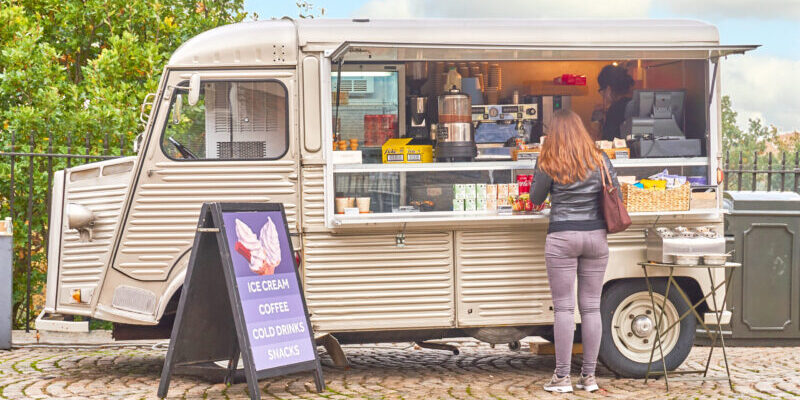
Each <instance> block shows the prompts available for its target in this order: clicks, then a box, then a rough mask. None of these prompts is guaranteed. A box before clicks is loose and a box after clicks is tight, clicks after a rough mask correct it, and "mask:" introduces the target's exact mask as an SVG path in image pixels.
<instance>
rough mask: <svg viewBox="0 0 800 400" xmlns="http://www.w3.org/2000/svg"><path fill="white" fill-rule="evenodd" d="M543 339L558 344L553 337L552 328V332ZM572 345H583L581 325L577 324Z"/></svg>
mask: <svg viewBox="0 0 800 400" xmlns="http://www.w3.org/2000/svg"><path fill="white" fill-rule="evenodd" d="M541 337H542V339H544V340H547V341H548V342H550V343H555V342H556V338H555V336H553V327H552V326H551V327H550V332H548V333H545V334H543V335H542V336H541ZM572 343H583V339H582V337H581V324H575V333H574V334H573V335H572Z"/></svg>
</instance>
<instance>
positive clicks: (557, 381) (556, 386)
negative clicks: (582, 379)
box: [544, 374, 572, 393]
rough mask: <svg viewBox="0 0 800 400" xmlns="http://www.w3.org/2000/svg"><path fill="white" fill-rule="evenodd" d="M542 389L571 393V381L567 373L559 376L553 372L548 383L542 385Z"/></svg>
mask: <svg viewBox="0 0 800 400" xmlns="http://www.w3.org/2000/svg"><path fill="white" fill-rule="evenodd" d="M544 390H546V391H548V392H556V393H572V382H571V381H570V379H569V375H567V376H565V377H563V378H559V377H558V375H556V374H553V377H552V378H551V379H550V382H549V383H546V384H545V385H544Z"/></svg>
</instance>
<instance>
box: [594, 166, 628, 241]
mask: <svg viewBox="0 0 800 400" xmlns="http://www.w3.org/2000/svg"><path fill="white" fill-rule="evenodd" d="M602 168H603V170H602V171H601V172H600V180H601V181H603V193H601V195H600V207H602V209H603V217H605V219H606V229H607V230H608V233H617V232H622V231H624V230H625V229H628V227H629V226H631V217H630V215H628V210H626V209H625V204H623V203H622V199H620V197H619V195H618V194H617V188H615V187H614V182H613V181H612V180H611V174H609V173H608V168H607V167H606V163H605V161H603V163H602ZM606 182H608V183H606Z"/></svg>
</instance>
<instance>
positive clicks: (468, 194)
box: [464, 183, 477, 199]
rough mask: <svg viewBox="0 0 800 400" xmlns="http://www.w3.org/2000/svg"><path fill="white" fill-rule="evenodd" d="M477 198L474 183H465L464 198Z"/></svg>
mask: <svg viewBox="0 0 800 400" xmlns="http://www.w3.org/2000/svg"><path fill="white" fill-rule="evenodd" d="M475 197H477V196H476V195H475V184H474V183H466V184H464V198H465V199H474V198H475Z"/></svg>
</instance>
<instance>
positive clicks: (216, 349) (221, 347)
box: [158, 203, 325, 399]
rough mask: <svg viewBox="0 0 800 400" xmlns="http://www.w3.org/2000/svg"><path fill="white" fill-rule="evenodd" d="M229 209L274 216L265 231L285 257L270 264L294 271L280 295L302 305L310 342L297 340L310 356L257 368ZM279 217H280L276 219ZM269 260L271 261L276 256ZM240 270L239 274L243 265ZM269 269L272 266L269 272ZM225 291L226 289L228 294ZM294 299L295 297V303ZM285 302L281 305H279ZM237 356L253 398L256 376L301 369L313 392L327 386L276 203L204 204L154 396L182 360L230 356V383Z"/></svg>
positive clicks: (282, 216) (163, 392) (257, 395)
mask: <svg viewBox="0 0 800 400" xmlns="http://www.w3.org/2000/svg"><path fill="white" fill-rule="evenodd" d="M228 213H254V214H257V213H265V214H266V213H269V214H271V215H272V216H273V217H276V218H275V219H271V218H270V221H271V222H270V224H271V225H273V226H270V227H269V228H271V229H269V233H271V236H275V237H276V238H278V239H280V242H279V243H280V246H279V247H280V249H281V251H282V254H283V256H282V257H280V258H282V260H280V259H279V260H278V264H279V265H278V266H277V267H273V268H274V269H275V270H277V268H282V267H283V268H284V269H285V268H287V267H289V266H290V267H291V268H292V269H293V271H294V278H295V280H294V283H296V285H295V287H294V288H289V289H290V290H289V292H291V293H288V294H287V295H285V296H284V297H287V298H288V297H295V298H294V299H292V300H293V304H294V305H297V304H302V310H301V311H302V313H303V320H302V321H300V322H301V323H305V328H306V329H305V330H306V331H307V332H308V337H307V340H308V342H306V343H302V342H305V339H306V338H305V335H302V332H300V333H301V334H300V338H296V341H299V342H300V344H301V346H306V347H305V348H306V349H307V346H309V345H310V346H311V352H312V353H313V359H307V360H304V361H300V362H294V363H288V364H285V365H280V366H277V367H269V368H261V369H257V368H256V361H255V357H254V352H253V346H252V342H251V340H250V339H251V338H250V335H249V333H248V328H247V321H248V319H247V318H246V317H245V314H246V313H245V309H244V307H243V304H242V303H243V302H242V298H241V295H240V292H239V288H238V283H237V269H236V268H235V266H234V264H235V263H234V261H233V258H232V257H240V256H239V254H241V252H239V254H233V253H232V252H237V250H236V249H235V248H234V247H235V246H232V245H231V243H234V244H236V243H237V242H238V241H239V238H235V239H236V240H234V241H232V242H231V241H229V237H228V236H229V235H228V233H227V231H228V230H230V227H226V225H225V218H224V215H225V214H228ZM278 215H279V216H280V219H279V220H278V218H277V216H278ZM265 218H266V217H265ZM226 228H228V229H226ZM251 229H252V227H251ZM234 232H236V231H234ZM248 233H252V232H248ZM235 234H238V233H235ZM262 234H263V232H262ZM276 234H277V236H276ZM256 235H257V234H256ZM286 250H288V251H286ZM245 253H246V252H245ZM287 255H288V258H290V259H291V261H290V264H287V260H286V258H287V257H286V256H287ZM240 261H241V260H240ZM272 261H273V263H274V261H275V260H272ZM281 261H283V262H281ZM239 264H241V262H240V263H239ZM250 268H253V267H250ZM239 270H240V275H241V270H242V267H241V266H240V267H239ZM272 272H273V271H272V269H271V270H270V273H272ZM254 273H256V274H261V273H258V272H254ZM284 274H285V272H284ZM240 278H241V276H240ZM223 292H227V295H226V293H223ZM296 297H299V301H297V300H298V299H297V298H296ZM285 304H286V303H283V305H285ZM277 307H280V305H279V306H277ZM287 307H288V306H287ZM262 315H263V313H262ZM264 320H269V317H268V316H267V317H265V318H264ZM296 336H297V335H295V337H296ZM240 354H241V357H242V361H243V364H244V375H245V378H246V380H247V384H248V389H249V394H250V398H251V399H260V398H261V395H260V392H261V391H260V389H259V387H258V380H259V379H265V378H270V377H275V376H279V375H286V374H292V373H296V372H302V371H313V373H314V381H315V383H316V388H317V391H318V392H321V391H323V390H324V389H325V381H324V379H323V376H322V367H321V365H320V361H319V355H318V354H317V351H316V344H315V341H314V333H313V329H312V327H311V321H310V320H309V316H308V308H307V306H306V300H305V296H303V288H302V281H301V278H300V273H299V268H298V265H297V259H296V258H295V252H294V248H293V246H292V241H291V237H290V234H289V229H288V224H287V221H286V212H285V210H284V207H283V204H280V203H204V204H203V207H202V209H201V211H200V217H199V221H198V225H197V233H196V234H195V239H194V243H193V245H192V253H191V255H190V257H189V264H188V266H187V269H186V278H185V280H184V284H183V289H182V292H181V297H180V301H179V303H178V310H177V314H176V317H175V322H174V325H173V328H172V334H171V340H170V345H169V349H168V350H167V355H166V357H165V359H164V368H163V369H162V371H161V381H160V383H159V388H158V396H159V397H161V398H163V397H166V395H167V391H168V390H169V382H170V377H171V374H172V370H173V369H174V368H175V366H176V365H180V364H187V365H191V364H197V363H203V362H206V363H207V362H214V361H220V360H228V363H229V364H228V376H227V378H226V382H230V381H231V380H232V378H233V374H234V372H235V369H236V365H237V364H238V359H239V355H240ZM306 358H308V356H306Z"/></svg>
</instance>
